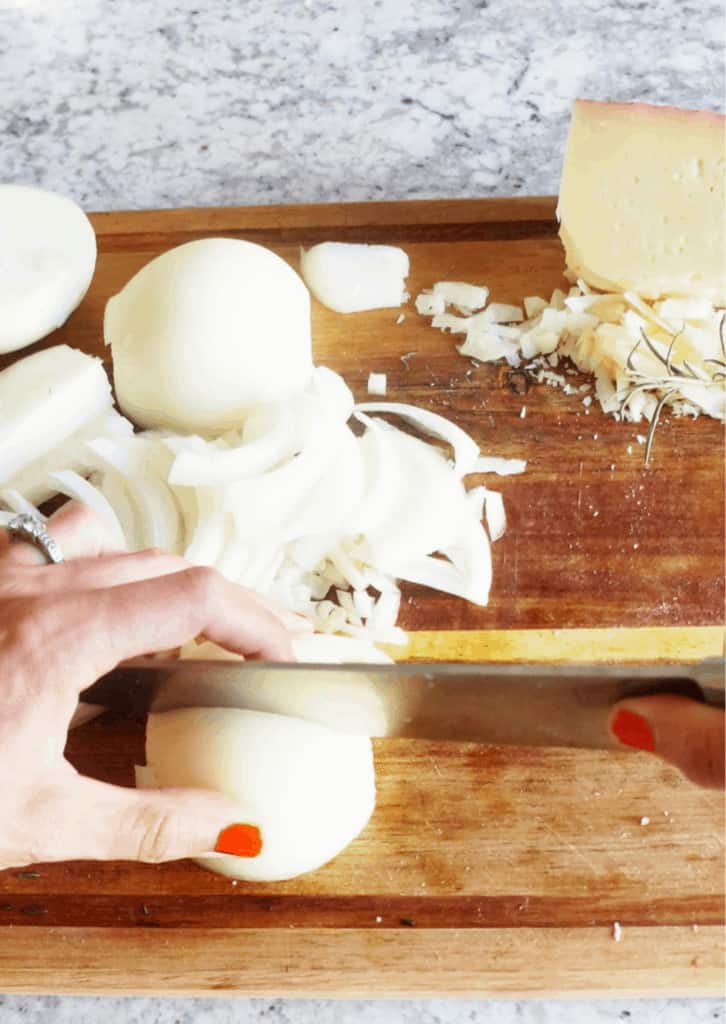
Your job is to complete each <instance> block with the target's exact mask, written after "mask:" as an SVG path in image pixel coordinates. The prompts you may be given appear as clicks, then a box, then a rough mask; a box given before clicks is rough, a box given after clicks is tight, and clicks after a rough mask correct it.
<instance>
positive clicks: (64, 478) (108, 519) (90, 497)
mask: <svg viewBox="0 0 726 1024" xmlns="http://www.w3.org/2000/svg"><path fill="white" fill-rule="evenodd" d="M50 477H51V479H52V480H54V481H55V482H56V483H57V485H58V490H59V492H60V493H61V494H65V495H66V496H67V497H69V498H74V499H75V500H76V501H81V502H83V504H84V505H88V506H89V508H92V509H93V510H94V512H96V513H97V514H98V515H99V516H100V517H101V518H102V519H103V520H104V521H105V523H106V525H107V526H109V527H110V529H111V531H112V533H113V537H114V541H115V543H116V544H117V546H118V547H119V548H120V549H121V550H126V537H125V536H124V531H123V529H122V527H121V523H120V522H119V520H118V516H117V515H116V513H115V511H114V510H113V507H112V505H111V503H110V502H109V500H108V498H106V496H105V495H104V494H103V493H102V492H101V491H100V490H99V489H98V488H97V487H94V486H93V484H92V483H89V481H88V480H84V478H83V477H82V476H80V475H79V474H78V473H74V472H73V470H72V469H61V470H58V471H57V472H56V473H51V474H50Z"/></svg>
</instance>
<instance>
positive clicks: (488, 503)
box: [484, 488, 507, 542]
mask: <svg viewBox="0 0 726 1024" xmlns="http://www.w3.org/2000/svg"><path fill="white" fill-rule="evenodd" d="M484 513H485V515H486V521H487V530H488V531H489V539H490V540H491V541H492V542H493V541H495V540H499V538H500V537H502V536H503V535H504V532H505V530H506V528H507V516H506V513H505V511H504V498H503V497H502V495H501V494H500V493H499V491H490V490H487V488H484Z"/></svg>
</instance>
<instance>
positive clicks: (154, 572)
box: [35, 549, 190, 593]
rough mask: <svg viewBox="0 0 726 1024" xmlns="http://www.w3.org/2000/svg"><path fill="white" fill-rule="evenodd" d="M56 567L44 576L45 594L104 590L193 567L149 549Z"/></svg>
mask: <svg viewBox="0 0 726 1024" xmlns="http://www.w3.org/2000/svg"><path fill="white" fill-rule="evenodd" d="M55 568H56V571H54V572H53V573H49V574H44V575H43V587H44V590H45V591H46V592H51V591H56V590H62V591H63V592H64V593H68V592H69V591H78V590H103V589H105V588H107V587H119V586H123V584H125V583H135V582H136V581H138V580H146V579H154V578H156V577H157V576H169V575H171V573H175V572H183V571H184V570H186V569H189V568H190V566H189V562H187V561H185V560H184V559H183V558H181V557H180V556H178V555H170V554H167V553H166V552H164V551H157V550H156V549H150V550H148V551H135V552H133V553H124V554H112V555H101V556H99V557H96V558H76V559H74V560H73V561H72V562H69V563H68V564H67V565H61V566H57V567H55ZM35 582H37V581H35Z"/></svg>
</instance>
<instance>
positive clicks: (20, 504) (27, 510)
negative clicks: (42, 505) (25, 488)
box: [0, 487, 46, 522]
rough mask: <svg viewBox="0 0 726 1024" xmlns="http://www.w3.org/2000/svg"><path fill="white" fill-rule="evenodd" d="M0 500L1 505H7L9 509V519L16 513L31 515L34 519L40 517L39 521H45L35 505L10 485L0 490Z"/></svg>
mask: <svg viewBox="0 0 726 1024" xmlns="http://www.w3.org/2000/svg"><path fill="white" fill-rule="evenodd" d="M0 501H2V503H3V505H7V506H8V508H9V509H10V510H11V512H12V515H11V516H10V519H13V518H14V517H15V516H16V515H24V516H33V517H35V518H36V519H40V520H41V522H46V517H45V516H44V515H43V514H42V513H41V512H40V511H39V510H38V509H37V508H36V507H35V505H34V504H33V503H32V502H31V501H28V499H27V498H24V497H23V495H22V494H19V493H18V491H15V490H13V488H12V487H7V488H5V489H4V490H2V491H0Z"/></svg>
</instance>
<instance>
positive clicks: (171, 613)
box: [0, 503, 296, 869]
mask: <svg viewBox="0 0 726 1024" xmlns="http://www.w3.org/2000/svg"><path fill="white" fill-rule="evenodd" d="M48 528H49V530H50V532H51V533H52V536H53V537H54V539H55V540H57V542H58V544H59V545H60V547H61V550H62V551H63V553H64V555H65V558H66V561H65V562H63V563H61V564H59V565H46V564H42V563H43V558H42V556H41V555H40V553H39V552H38V551H36V550H35V549H34V548H33V547H32V546H30V545H29V544H26V543H16V542H14V541H11V540H10V537H9V535H8V533H7V532H6V531H5V530H0V785H1V786H2V792H3V798H2V801H1V802H0V869H2V868H7V867H16V866H21V865H25V864H31V863H36V862H38V861H60V860H74V859H79V858H82V859H93V860H141V861H150V862H157V861H165V860H175V859H177V858H180V857H188V856H197V855H200V854H202V853H205V852H207V853H208V852H209V851H211V850H213V849H215V848H217V849H219V850H220V851H223V852H225V853H237V854H239V855H245V856H248V855H254V854H255V853H256V852H258V850H259V842H260V839H259V832H258V830H257V829H256V827H255V826H254V823H248V822H244V821H243V822H240V819H239V814H240V812H239V809H238V808H237V806H236V804H235V803H234V802H233V801H232V800H229V799H228V798H227V797H225V796H222V795H221V794H217V793H214V792H211V791H207V790H198V791H197V790H184V789H176V790H171V789H168V790H165V791H163V792H162V791H155V790H136V789H124V788H123V787H119V786H111V785H108V784H106V783H103V782H99V781H97V780H95V779H90V778H85V777H84V776H82V775H79V774H78V772H77V771H76V770H75V769H74V768H73V766H72V765H71V764H70V763H69V762H68V761H67V760H66V759H65V757H64V755H63V752H64V748H65V745H66V737H67V732H68V725H69V723H70V721H71V718H72V716H73V713H74V710H75V708H76V704H77V701H78V694H79V693H80V692H81V691H82V690H83V689H85V688H86V687H87V686H89V685H90V684H91V683H92V682H94V680H96V679H97V678H98V677H99V676H101V675H103V674H104V673H105V672H108V671H110V669H112V668H113V667H114V666H115V665H116V664H118V662H120V661H123V660H125V659H127V658H131V657H134V656H137V655H142V654H146V653H151V652H154V651H160V650H169V649H172V648H175V647H179V646H181V645H182V644H183V643H185V642H186V641H188V640H190V639H192V638H193V637H195V636H198V635H199V634H201V633H203V634H204V635H205V636H206V637H208V638H209V639H210V640H213V641H215V642H216V643H218V644H221V645H222V646H224V647H227V648H229V649H230V650H232V651H235V652H237V653H239V654H243V655H246V656H248V657H250V656H252V657H260V658H266V659H268V660H273V661H279V660H284V661H291V660H293V654H292V648H291V644H290V633H289V631H288V629H289V628H294V625H295V619H296V617H295V616H292V615H290V614H288V613H286V612H284V611H282V610H278V609H276V608H275V607H274V606H273V605H272V604H271V603H269V602H267V601H266V600H264V599H263V598H261V597H259V596H257V595H256V594H253V593H252V592H251V591H248V590H245V589H243V588H242V587H238V586H236V585H234V584H232V583H229V582H228V581H227V580H225V579H224V578H223V577H222V576H220V575H219V574H218V573H217V572H215V571H214V570H211V569H207V568H198V567H192V566H190V565H189V563H187V562H185V561H184V560H183V559H181V558H178V557H176V556H174V555H169V554H164V553H161V552H157V551H142V552H138V553H135V554H129V553H128V552H121V551H119V550H118V549H114V548H113V546H112V544H111V543H110V541H109V535H108V532H107V531H106V529H105V527H104V525H103V523H102V522H101V520H100V519H99V518H98V517H97V516H96V515H95V514H94V513H92V512H91V511H90V510H89V509H88V508H86V507H85V506H82V505H76V504H73V503H71V504H68V505H66V506H64V507H63V508H62V509H61V510H60V511H59V512H58V513H57V514H56V515H55V516H53V517H52V518H51V520H50V522H49V524H48Z"/></svg>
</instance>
